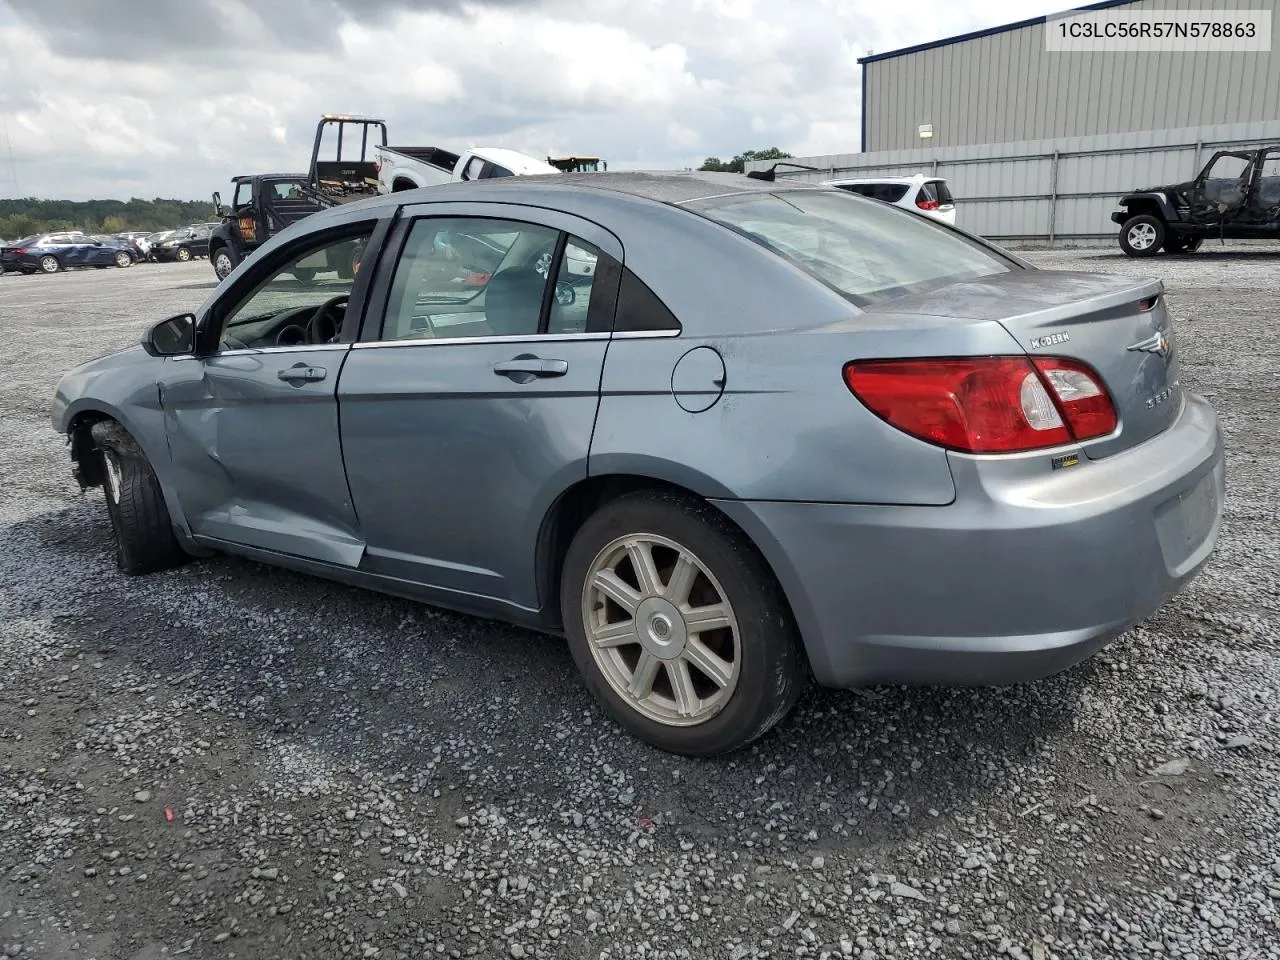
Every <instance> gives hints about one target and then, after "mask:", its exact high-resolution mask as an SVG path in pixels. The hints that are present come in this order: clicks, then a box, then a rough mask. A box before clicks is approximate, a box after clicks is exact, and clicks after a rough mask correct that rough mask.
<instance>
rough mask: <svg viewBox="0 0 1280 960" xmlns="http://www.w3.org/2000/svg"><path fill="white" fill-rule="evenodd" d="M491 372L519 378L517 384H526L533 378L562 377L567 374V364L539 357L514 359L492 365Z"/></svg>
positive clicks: (562, 361) (566, 362)
mask: <svg viewBox="0 0 1280 960" xmlns="http://www.w3.org/2000/svg"><path fill="white" fill-rule="evenodd" d="M493 372H494V373H496V374H497V375H498V376H500V377H511V378H512V379H513V380H515V379H517V378H521V377H522V379H520V381H519V382H521V383H528V382H529V380H532V379H533V378H534V377H563V376H564V375H565V374H566V373H568V372H569V363H568V361H565V360H543V359H542V358H541V357H529V356H523V357H516V358H515V359H513V360H502V361H500V362H498V363H495V364H494V365H493Z"/></svg>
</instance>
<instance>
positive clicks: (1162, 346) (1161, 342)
mask: <svg viewBox="0 0 1280 960" xmlns="http://www.w3.org/2000/svg"><path fill="white" fill-rule="evenodd" d="M1125 349H1126V350H1133V351H1140V352H1142V353H1154V354H1157V355H1159V356H1161V357H1167V356H1169V353H1170V352H1171V351H1172V349H1173V345H1172V344H1171V343H1170V342H1169V338H1168V337H1167V336H1165V335H1164V334H1163V333H1156V334H1153V335H1152V336H1150V337H1147V339H1145V340H1139V341H1138V342H1137V343H1131V344H1129V346H1127V347H1125Z"/></svg>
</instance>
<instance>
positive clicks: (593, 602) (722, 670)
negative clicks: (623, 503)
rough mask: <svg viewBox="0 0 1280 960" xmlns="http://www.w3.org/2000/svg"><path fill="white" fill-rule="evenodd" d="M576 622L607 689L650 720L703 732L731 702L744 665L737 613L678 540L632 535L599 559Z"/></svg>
mask: <svg viewBox="0 0 1280 960" xmlns="http://www.w3.org/2000/svg"><path fill="white" fill-rule="evenodd" d="M582 622H583V626H584V628H585V631H586V636H587V642H588V645H589V646H590V649H591V655H592V657H593V658H594V660H595V662H596V665H597V666H598V667H599V668H600V671H601V673H602V674H603V675H604V677H605V679H606V680H607V681H608V683H609V685H610V686H611V687H612V688H613V690H614V691H615V692H616V693H617V694H618V695H619V696H620V697H622V699H623V700H624V701H625V702H626V703H627V704H628V705H629V706H630V707H631V708H632V709H634V710H636V711H637V712H638V713H640V714H642V715H644V716H646V717H648V718H649V719H651V720H654V721H657V722H658V723H662V724H666V725H668V726H679V727H684V726H693V725H695V724H700V723H704V722H705V721H707V720H709V719H710V718H711V717H713V716H715V715H716V714H717V713H719V712H720V711H721V710H722V709H723V708H724V707H725V705H726V704H727V703H728V701H729V699H730V698H731V697H732V695H733V692H734V689H735V687H736V686H737V683H738V676H739V673H740V666H741V659H742V658H741V651H740V648H739V643H740V640H739V632H738V622H737V619H736V618H735V616H734V611H733V607H732V605H731V604H730V603H729V600H728V598H727V596H726V594H725V591H724V589H723V588H722V587H721V586H720V583H719V582H718V581H717V580H716V578H715V576H714V575H713V574H712V573H711V571H710V570H709V569H708V568H707V566H706V565H705V564H704V563H703V562H702V561H701V560H699V559H698V557H697V556H695V555H694V554H693V552H692V551H690V550H689V549H687V548H686V547H684V546H682V545H680V544H679V543H676V542H675V541H674V540H671V539H668V538H667V537H662V536H658V535H657V534H647V533H641V534H630V535H627V536H624V537H619V538H618V539H616V540H614V541H613V542H611V543H610V544H608V545H607V546H606V547H605V548H604V549H603V550H601V551H600V552H599V553H598V554H597V555H596V557H595V559H594V560H593V561H592V562H591V565H590V567H589V568H588V574H587V578H586V582H585V584H584V586H583V591H582Z"/></svg>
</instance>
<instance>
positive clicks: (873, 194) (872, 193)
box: [839, 183, 907, 203]
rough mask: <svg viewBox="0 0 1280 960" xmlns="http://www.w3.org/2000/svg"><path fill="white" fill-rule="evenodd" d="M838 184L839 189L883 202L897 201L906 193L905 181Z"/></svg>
mask: <svg viewBox="0 0 1280 960" xmlns="http://www.w3.org/2000/svg"><path fill="white" fill-rule="evenodd" d="M839 186H840V189H841V190H848V191H849V192H850V193H856V194H859V195H861V196H864V197H870V198H871V199H872V200H880V201H882V202H883V203H897V202H898V201H899V200H901V199H902V198H903V197H905V196H906V195H907V185H906V184H905V183H842V184H840V185H839Z"/></svg>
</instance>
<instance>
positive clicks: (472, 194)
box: [307, 170, 828, 220]
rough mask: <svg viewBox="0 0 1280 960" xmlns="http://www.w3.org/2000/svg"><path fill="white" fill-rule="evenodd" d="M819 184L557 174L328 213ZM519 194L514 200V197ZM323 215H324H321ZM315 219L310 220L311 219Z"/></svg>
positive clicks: (476, 183)
mask: <svg viewBox="0 0 1280 960" xmlns="http://www.w3.org/2000/svg"><path fill="white" fill-rule="evenodd" d="M825 189H828V188H827V187H825V186H823V185H822V184H818V183H809V182H805V181H801V180H778V181H776V182H775V181H768V180H758V179H754V178H752V177H747V176H745V175H743V174H740V173H710V172H704V171H700V170H691V171H690V170H686V171H681V170H660V171H652V172H648V171H636V170H631V171H613V172H601V173H555V174H538V175H536V176H524V177H494V178H492V179H488V180H468V181H454V182H450V183H442V184H437V185H435V186H430V187H419V188H418V189H416V190H406V191H402V192H400V193H390V194H383V195H382V196H379V197H371V198H369V199H368V200H360V201H356V202H355V203H349V204H343V205H342V206H340V207H336V208H333V209H332V210H331V211H328V212H331V213H333V212H337V211H341V210H369V209H371V208H378V207H395V206H400V205H401V204H409V203H422V202H426V201H428V200H440V201H444V200H456V201H464V202H465V201H474V202H483V201H485V200H494V201H497V202H503V201H509V202H522V201H523V198H521V197H520V195H521V194H535V193H542V192H546V193H549V194H550V193H555V194H560V195H562V196H564V195H578V196H595V197H597V198H599V197H601V195H604V196H606V197H607V196H609V195H623V196H627V197H635V198H638V199H642V200H653V201H657V202H659V203H665V204H672V205H678V204H683V203H690V202H692V201H695V200H706V199H709V198H711V197H723V196H731V195H733V194H740V193H781V192H784V191H791V190H825ZM513 194H514V196H513ZM320 215H323V214H320ZM307 219H308V220H310V219H312V218H311V217H308V218H307Z"/></svg>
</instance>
